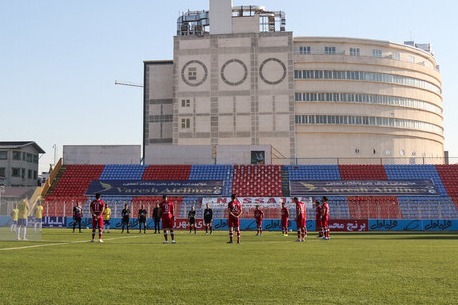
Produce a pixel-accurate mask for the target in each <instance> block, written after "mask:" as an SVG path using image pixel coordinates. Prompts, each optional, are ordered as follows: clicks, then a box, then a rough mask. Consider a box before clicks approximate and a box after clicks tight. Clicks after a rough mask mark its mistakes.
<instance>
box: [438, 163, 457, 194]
mask: <svg viewBox="0 0 458 305" xmlns="http://www.w3.org/2000/svg"><path fill="white" fill-rule="evenodd" d="M436 170H437V172H438V174H439V176H440V178H441V181H442V183H443V185H444V188H445V190H446V191H447V194H448V195H449V196H450V197H458V164H454V165H436Z"/></svg>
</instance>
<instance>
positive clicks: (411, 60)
mask: <svg viewBox="0 0 458 305" xmlns="http://www.w3.org/2000/svg"><path fill="white" fill-rule="evenodd" d="M407 61H408V62H411V63H414V62H415V56H413V55H409V56H407Z"/></svg>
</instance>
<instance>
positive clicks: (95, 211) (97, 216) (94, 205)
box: [90, 193, 105, 243]
mask: <svg viewBox="0 0 458 305" xmlns="http://www.w3.org/2000/svg"><path fill="white" fill-rule="evenodd" d="M104 209H105V202H103V200H102V199H101V198H100V193H96V194H95V200H92V202H91V205H90V210H91V216H92V240H91V242H94V237H95V229H96V228H97V227H98V228H99V242H101V243H103V239H102V234H103V210H104Z"/></svg>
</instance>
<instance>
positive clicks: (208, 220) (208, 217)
mask: <svg viewBox="0 0 458 305" xmlns="http://www.w3.org/2000/svg"><path fill="white" fill-rule="evenodd" d="M204 223H205V234H208V228H210V235H212V234H213V210H212V209H210V207H209V205H208V203H207V206H206V208H205V210H204Z"/></svg>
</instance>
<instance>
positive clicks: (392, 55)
mask: <svg viewBox="0 0 458 305" xmlns="http://www.w3.org/2000/svg"><path fill="white" fill-rule="evenodd" d="M347 52H348V53H347ZM299 54H301V55H310V54H318V55H319V54H326V55H335V54H339V55H345V54H350V56H361V50H360V48H350V49H349V50H348V51H347V50H342V51H338V50H337V49H336V47H335V46H325V47H324V50H323V49H320V50H317V49H315V50H312V47H311V46H299ZM369 55H371V56H372V57H379V58H382V57H385V58H389V59H394V60H401V53H399V52H385V54H384V53H383V51H382V50H381V49H372V53H371V54H367V55H366V56H369ZM404 55H405V54H404ZM405 61H408V62H410V63H415V56H413V55H411V54H407V55H405ZM418 64H422V65H426V63H425V61H421V62H419V63H418ZM429 66H430V67H433V66H432V64H431V65H429Z"/></svg>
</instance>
